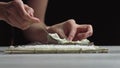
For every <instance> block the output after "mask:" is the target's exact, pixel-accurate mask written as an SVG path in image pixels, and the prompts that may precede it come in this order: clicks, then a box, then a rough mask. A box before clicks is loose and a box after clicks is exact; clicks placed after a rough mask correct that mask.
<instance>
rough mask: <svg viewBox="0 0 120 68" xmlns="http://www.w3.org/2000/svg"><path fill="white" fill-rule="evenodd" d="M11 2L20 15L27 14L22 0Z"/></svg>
mask: <svg viewBox="0 0 120 68" xmlns="http://www.w3.org/2000/svg"><path fill="white" fill-rule="evenodd" d="M13 4H14V5H15V7H17V8H18V10H19V11H20V13H21V15H26V14H27V12H26V11H25V8H24V3H23V2H22V0H14V1H13Z"/></svg>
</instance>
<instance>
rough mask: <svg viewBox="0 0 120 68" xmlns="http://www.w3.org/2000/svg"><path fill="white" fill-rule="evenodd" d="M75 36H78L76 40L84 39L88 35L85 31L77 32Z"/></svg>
mask: <svg viewBox="0 0 120 68" xmlns="http://www.w3.org/2000/svg"><path fill="white" fill-rule="evenodd" d="M77 38H78V39H76V40H82V39H86V38H88V35H87V34H86V33H79V34H78V35H77Z"/></svg>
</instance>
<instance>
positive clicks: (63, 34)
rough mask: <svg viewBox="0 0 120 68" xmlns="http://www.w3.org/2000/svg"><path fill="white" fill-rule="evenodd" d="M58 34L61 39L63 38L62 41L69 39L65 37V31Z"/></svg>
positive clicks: (59, 31)
mask: <svg viewBox="0 0 120 68" xmlns="http://www.w3.org/2000/svg"><path fill="white" fill-rule="evenodd" d="M57 33H58V35H59V36H60V38H62V39H64V38H65V39H66V38H67V37H66V35H65V33H64V31H62V30H58V31H57Z"/></svg>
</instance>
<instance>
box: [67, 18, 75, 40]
mask: <svg viewBox="0 0 120 68" xmlns="http://www.w3.org/2000/svg"><path fill="white" fill-rule="evenodd" d="M66 26H67V27H68V28H67V29H68V38H67V39H68V40H70V41H72V40H73V38H74V37H75V34H76V31H77V30H76V22H75V20H74V19H70V20H68V21H67V22H66Z"/></svg>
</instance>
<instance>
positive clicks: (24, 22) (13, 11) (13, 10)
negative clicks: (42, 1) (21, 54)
mask: <svg viewBox="0 0 120 68" xmlns="http://www.w3.org/2000/svg"><path fill="white" fill-rule="evenodd" d="M1 15H2V20H4V21H6V22H7V23H8V24H10V25H11V26H13V27H17V28H19V29H22V30H25V29H27V28H29V27H30V26H31V24H33V23H38V22H40V20H39V19H38V18H36V17H34V10H33V9H32V8H31V7H29V6H28V5H25V4H23V2H22V0H13V1H11V2H8V3H5V4H4V6H3V7H2V14H1Z"/></svg>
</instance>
